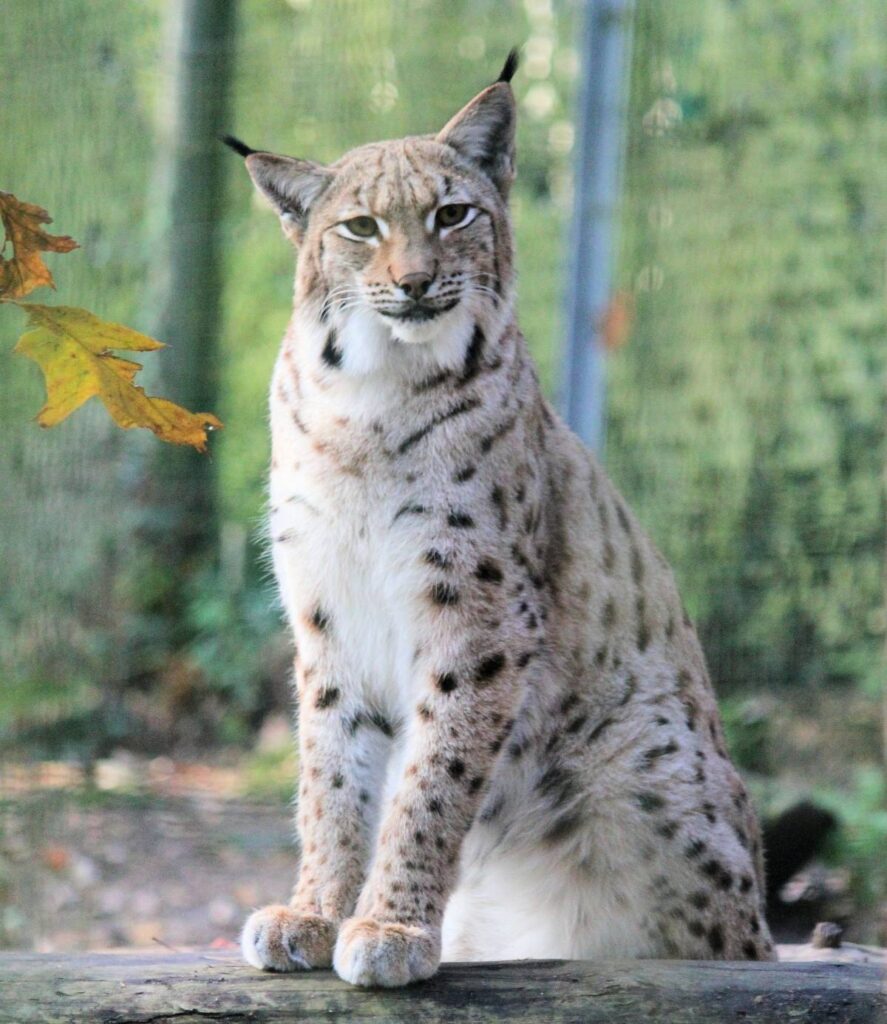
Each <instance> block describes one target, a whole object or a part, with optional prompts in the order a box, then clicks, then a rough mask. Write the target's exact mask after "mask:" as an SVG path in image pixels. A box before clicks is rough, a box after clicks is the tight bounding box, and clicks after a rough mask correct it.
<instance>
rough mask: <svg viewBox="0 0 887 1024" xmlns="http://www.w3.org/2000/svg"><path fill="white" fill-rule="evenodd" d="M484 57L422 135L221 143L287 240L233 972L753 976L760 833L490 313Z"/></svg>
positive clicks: (365, 980)
mask: <svg viewBox="0 0 887 1024" xmlns="http://www.w3.org/2000/svg"><path fill="white" fill-rule="evenodd" d="M513 71H514V60H513V59H511V58H510V59H509V62H508V63H507V65H506V68H505V69H504V71H503V74H502V76H501V77H500V79H499V81H497V82H496V83H494V84H493V85H491V86H490V87H488V88H487V89H485V90H484V91H483V92H481V93H480V94H479V95H478V96H477V97H475V99H474V100H472V101H471V103H469V104H468V106H467V107H465V108H464V109H463V110H462V111H460V112H459V113H458V114H457V115H456V116H455V117H454V118H453V119H452V120H451V121H450V122H449V124H447V125H446V126H445V127H444V129H443V130H442V131H441V132H440V133H439V134H437V135H436V136H422V137H414V138H407V139H403V140H399V141H395V142H387V143H379V144H375V145H370V146H364V147H362V148H361V149H358V150H354V151H352V152H351V153H349V154H346V156H345V157H343V158H342V159H341V160H340V161H339V162H338V163H336V164H334V165H332V166H329V167H326V166H321V165H318V164H313V163H310V162H308V161H304V160H296V159H293V158H290V157H280V156H275V155H273V154H270V153H265V152H258V151H253V150H250V149H248V148H247V147H245V146H243V144H240V143H236V142H234V143H233V145H234V146H235V148H237V149H238V150H239V151H240V152H241V153H243V154H244V155H246V157H247V167H248V169H249V171H250V173H251V175H252V177H253V179H254V181H255V182H256V184H257V186H258V187H259V188H260V189H261V190H262V191H263V192H264V193H265V194H266V195H267V196H268V197H269V198H270V199H271V201H272V203H273V204H274V205H275V206H276V208H277V210H278V212H279V214H280V217H281V222H282V224H283V227H284V231H285V233H286V234H287V235H288V236H289V237H290V238H291V240H292V241H293V242H294V243H295V244H296V245H297V246H298V248H299V267H298V273H297V279H296V299H295V308H294V313H293V317H292V320H291V322H290V326H289V329H288V331H287V334H286V336H285V338H284V342H283V346H282V349H281V353H280V357H279V359H278V361H277V364H276V367H275V371H274V378H273V382H272V391H271V426H272V442H273V444H272V469H271V502H270V505H271V509H270V533H271V540H272V546H273V557H274V567H275V573H276V576H277V579H278V583H279V586H280V591H281V596H282V600H283V604H284V606H285V609H286V612H287V616H288V618H289V622H290V625H291V628H292V631H293V636H294V640H295V647H296V657H295V679H296V688H297V693H298V706H299V737H298V739H299V765H300V771H299V801H298V812H297V813H298V828H299V837H300V845H301V862H300V866H299V872H298V879H297V882H296V886H295V890H294V893H293V896H292V898H291V900H290V901H289V903H288V904H286V905H277V906H272V907H266V908H264V909H262V910H259V911H257V912H256V913H255V914H254V915H253V916H252V917H251V918H250V919H249V921H248V922H247V923H246V926H245V928H244V932H243V950H244V954H245V956H246V958H247V959H248V960H249V961H250V962H251V963H253V964H254V965H256V966H258V967H263V968H266V969H272V970H297V969H308V968H312V967H324V966H329V965H330V964H331V963H332V964H333V966H335V968H336V970H337V971H338V973H339V974H340V975H341V976H342V977H343V978H345V979H346V980H349V981H351V982H354V983H356V984H366V985H373V984H382V985H401V984H406V983H407V982H409V981H412V980H416V979H419V978H423V977H427V976H429V975H430V974H432V973H433V972H434V970H435V969H436V967H437V965H438V963H439V961H440V958H441V956H442V955H443V956H444V957H447V958H453V959H507V958H519V957H593V956H611V957H612V956H658V957H661V956H669V957H692V958H704V957H718V958H725V957H729V958H761V959H769V958H772V956H773V947H772V944H771V941H770V938H769V935H768V932H767V926H766V923H765V922H764V920H763V904H762V899H763V895H762V894H763V879H762V863H761V850H760V840H759V836H758V828H757V823H756V820H755V817H754V813H753V811H752V809H751V807H750V806H749V803H748V799H747V796H746V792H745V789H744V787H743V785H742V783H741V781H740V779H739V777H738V775H737V774H736V772H735V770H734V768H733V766H732V764H731V763H730V760H729V758H728V756H727V753H726V750H725V748H724V741H723V735H722V732H721V727H720V723H719V720H718V715H717V709H716V704H715V700H714V697H713V694H712V690H711V686H710V684H709V681H708V677H707V673H706V668H705V663H704V659H703V656H702V653H701V650H700V647H699V643H698V640H697V638H696V635H695V631H694V630H693V626H692V624H691V622H690V620H689V619H688V617H687V615H686V613H685V612H684V610H683V607H682V605H681V602H680V599H679V597H678V594H677V591H676V589H675V585H674V581H673V577H672V574H671V572H670V570H669V569H668V566H667V565H666V563H665V562H664V560H663V559H662V557H661V556H660V555H659V553H658V552H657V551H656V550H655V548H654V547H653V546H652V544H651V543H650V542H649V541H648V540H647V538H646V537H645V535H644V533H643V531H642V530H641V528H640V526H639V525H638V523H637V521H636V520H635V518H634V517H633V515H632V514H631V512H630V511H629V510H628V509H627V507H626V505H625V503H624V502H623V500H622V499H621V497H620V496H619V495H618V493H617V492H616V491H615V489H614V488H613V486H612V485H611V484H610V482H609V481H608V479H607V477H606V475H605V474H604V472H603V471H602V469H601V468H600V466H599V465H598V464H597V463H596V462H595V460H594V458H593V457H592V456H591V455H590V454H589V453H588V452H587V451H585V450H584V449H583V447H582V445H581V443H580V442H579V441H578V439H577V438H576V437H575V436H574V435H572V434H571V433H570V431H569V430H568V429H567V428H566V427H565V425H564V424H563V423H562V422H561V421H560V420H559V419H558V417H557V416H556V415H555V414H554V413H553V412H552V410H551V409H550V408H549V406H548V404H547V402H546V401H545V400H544V398H543V397H542V395H541V393H540V390H539V385H538V379H537V375H536V372H535V369H534V367H533V365H532V362H531V360H530V357H529V355H528V352H527V348H526V344H525V342H524V339H523V337H522V335H521V334H520V331H519V329H518V326H517V323H516V320H515V314H514V296H513V268H512V242H511V230H510V221H509V215H508V208H507V199H508V191H509V187H510V184H511V181H512V178H513V173H514V171H513V167H514V153H513V137H514V113H515V111H514V99H513V95H512V92H511V87H510V85H509V80H510V77H511V74H512V73H513Z"/></svg>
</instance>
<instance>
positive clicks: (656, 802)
mask: <svg viewBox="0 0 887 1024" xmlns="http://www.w3.org/2000/svg"><path fill="white" fill-rule="evenodd" d="M634 798H635V800H637V804H638V807H640V809H641V810H642V811H646V812H647V813H648V814H652V813H653V812H654V811H661V810H662V808H663V807H664V806H665V801H664V800H663V799H662V797H661V796H660V795H659V794H658V793H651V792H650V791H649V790H643V791H642V792H640V793H635V795H634Z"/></svg>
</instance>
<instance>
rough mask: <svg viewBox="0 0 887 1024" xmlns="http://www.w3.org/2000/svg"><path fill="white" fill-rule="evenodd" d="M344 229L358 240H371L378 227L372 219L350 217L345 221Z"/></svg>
mask: <svg viewBox="0 0 887 1024" xmlns="http://www.w3.org/2000/svg"><path fill="white" fill-rule="evenodd" d="M345 227H346V228H348V230H349V231H350V232H351V234H352V235H357V237H358V238H372V237H373V235H375V234H376V231H377V230H378V226H377V224H376V222H375V221H374V220H373V218H372V217H352V218H351V220H346V221H345Z"/></svg>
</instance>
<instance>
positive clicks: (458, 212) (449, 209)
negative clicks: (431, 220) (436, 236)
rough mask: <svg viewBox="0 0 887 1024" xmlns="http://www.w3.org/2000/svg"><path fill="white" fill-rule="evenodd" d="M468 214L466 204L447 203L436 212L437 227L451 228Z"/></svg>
mask: <svg viewBox="0 0 887 1024" xmlns="http://www.w3.org/2000/svg"><path fill="white" fill-rule="evenodd" d="M467 213H468V206H467V204H466V203H448V204H447V205H446V206H442V207H441V208H440V209H439V210H438V211H437V223H438V227H442V228H451V227H453V225H454V224H458V223H459V222H460V221H463V220H464V219H465V215H466V214H467Z"/></svg>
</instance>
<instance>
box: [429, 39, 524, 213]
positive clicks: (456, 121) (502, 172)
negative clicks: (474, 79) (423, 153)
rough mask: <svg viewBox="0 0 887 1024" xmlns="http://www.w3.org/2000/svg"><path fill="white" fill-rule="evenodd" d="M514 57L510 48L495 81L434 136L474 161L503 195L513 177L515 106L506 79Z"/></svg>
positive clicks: (509, 77)
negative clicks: (503, 65)
mask: <svg viewBox="0 0 887 1024" xmlns="http://www.w3.org/2000/svg"><path fill="white" fill-rule="evenodd" d="M517 60H518V58H517V50H512V51H511V53H509V54H508V59H507V60H506V62H505V67H503V68H502V73H501V74H500V75H499V78H498V79H497V81H495V82H494V83H493V84H492V85H490V86H488V87H487V88H486V89H484V91H483V92H481V93H478V95H477V96H475V97H474V99H473V100H471V102H470V103H468V104H467V105H466V106H464V107H463V108H462V109H461V110H460V111H459V113H458V114H456V116H455V117H453V118H451V119H450V121H449V122H447V124H446V126H445V127H444V128H443V130H442V131H441V132H439V133H438V136H437V141H438V142H443V143H444V144H445V145H447V146H452V147H453V149H455V150H456V151H457V152H459V153H461V154H462V156H464V157H466V158H467V159H468V160H471V161H472V162H473V163H475V164H477V165H478V167H480V169H481V170H482V171H483V172H484V174H486V175H487V176H488V177H489V178H491V179H492V181H493V183H494V184H495V186H496V188H498V189H499V191H500V192H501V193H502V195H503V196H507V195H508V189H509V188H510V186H511V183H512V181H514V127H515V119H516V107H515V102H514V93H513V92H512V91H511V85H510V84H509V83H510V82H511V78H512V76H513V75H514V72H515V71H516V70H517Z"/></svg>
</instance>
